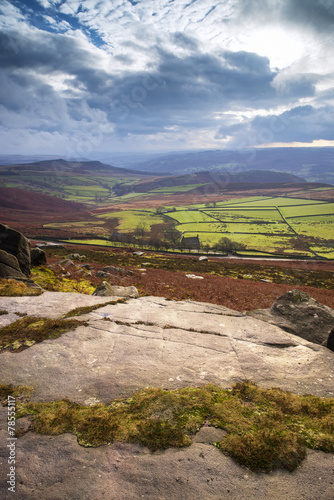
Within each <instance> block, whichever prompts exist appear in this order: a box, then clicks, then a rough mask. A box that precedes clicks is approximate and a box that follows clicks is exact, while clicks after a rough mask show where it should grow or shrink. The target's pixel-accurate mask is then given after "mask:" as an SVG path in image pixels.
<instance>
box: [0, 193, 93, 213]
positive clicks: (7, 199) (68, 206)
mask: <svg viewBox="0 0 334 500" xmlns="http://www.w3.org/2000/svg"><path fill="white" fill-rule="evenodd" d="M0 207H1V208H6V209H10V210H24V211H31V212H39V211H41V212H45V213H57V214H62V213H63V214H65V213H68V212H81V211H83V210H86V207H84V206H83V205H82V204H80V203H75V202H73V201H67V200H62V199H60V198H55V197H54V196H49V195H46V194H42V193H35V192H33V191H25V190H24V189H16V188H2V187H0Z"/></svg>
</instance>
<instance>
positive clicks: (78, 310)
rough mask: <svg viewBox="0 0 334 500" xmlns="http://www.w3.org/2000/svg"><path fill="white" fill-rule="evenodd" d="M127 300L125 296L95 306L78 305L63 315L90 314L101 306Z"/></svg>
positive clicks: (66, 316) (67, 316)
mask: <svg viewBox="0 0 334 500" xmlns="http://www.w3.org/2000/svg"><path fill="white" fill-rule="evenodd" d="M123 302H126V299H125V298H119V299H117V300H110V301H109V302H103V303H101V304H94V305H93V306H82V307H76V308H75V309H72V310H71V311H69V312H68V313H66V314H65V315H64V316H63V317H64V318H71V317H72V316H82V315H83V314H88V313H90V312H92V311H95V310H96V309H100V308H101V307H104V306H110V305H112V306H114V305H116V304H118V303H123Z"/></svg>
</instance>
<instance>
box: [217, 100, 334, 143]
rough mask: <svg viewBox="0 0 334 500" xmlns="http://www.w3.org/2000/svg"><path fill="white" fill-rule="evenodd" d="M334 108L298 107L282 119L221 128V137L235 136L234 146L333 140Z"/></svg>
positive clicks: (251, 121) (278, 116)
mask: <svg viewBox="0 0 334 500" xmlns="http://www.w3.org/2000/svg"><path fill="white" fill-rule="evenodd" d="M333 121H334V107H332V106H323V107H320V108H314V107H313V106H310V105H308V106H297V107H295V108H292V109H291V110H289V111H285V112H284V113H282V114H280V115H270V116H265V117H260V116H258V117H256V118H254V119H253V120H249V121H244V122H243V123H238V124H235V125H231V126H229V125H228V124H226V125H225V126H223V127H221V129H220V131H219V137H220V138H223V137H227V136H233V137H234V138H235V139H234V145H235V144H238V143H246V141H247V144H248V145H257V144H265V143H273V142H309V143H310V142H313V141H314V140H320V139H323V140H329V141H330V140H333V139H334V131H333V127H332V124H333Z"/></svg>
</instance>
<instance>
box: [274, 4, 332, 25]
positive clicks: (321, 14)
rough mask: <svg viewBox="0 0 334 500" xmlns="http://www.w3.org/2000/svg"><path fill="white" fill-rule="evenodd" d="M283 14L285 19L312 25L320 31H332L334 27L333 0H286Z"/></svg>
mask: <svg viewBox="0 0 334 500" xmlns="http://www.w3.org/2000/svg"><path fill="white" fill-rule="evenodd" d="M282 14H283V16H284V17H285V19H287V20H291V21H292V22H294V23H298V24H301V25H303V27H311V28H312V29H315V30H316V31H318V32H322V31H324V30H325V31H332V30H333V27H334V2H333V0H289V1H285V2H284V4H283V9H282Z"/></svg>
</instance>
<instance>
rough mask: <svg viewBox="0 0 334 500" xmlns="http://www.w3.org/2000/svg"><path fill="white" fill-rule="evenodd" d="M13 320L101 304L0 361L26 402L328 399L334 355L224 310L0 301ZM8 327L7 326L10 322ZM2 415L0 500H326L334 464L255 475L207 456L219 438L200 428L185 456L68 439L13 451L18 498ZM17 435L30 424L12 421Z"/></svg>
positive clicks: (317, 457) (22, 443)
mask: <svg viewBox="0 0 334 500" xmlns="http://www.w3.org/2000/svg"><path fill="white" fill-rule="evenodd" d="M0 300H1V302H0V306H1V308H3V309H6V310H7V311H9V312H10V314H8V315H4V316H0V319H1V320H2V321H7V322H10V321H14V320H15V319H17V316H16V314H15V313H16V312H20V313H27V314H28V315H39V316H47V317H52V318H55V317H58V316H61V315H63V314H65V313H66V312H68V311H69V310H71V309H74V308H76V307H81V306H86V305H93V304H97V303H98V304H101V307H100V308H98V309H97V310H95V311H92V312H91V313H89V314H86V315H84V316H80V319H85V320H86V321H87V323H88V326H86V327H85V326H81V327H79V328H77V329H76V330H74V331H70V332H68V333H66V334H64V335H62V336H61V337H59V338H58V339H54V340H48V341H44V342H42V343H40V344H35V345H34V346H32V347H30V348H29V349H26V350H25V351H22V352H20V353H10V352H3V353H1V354H0V374H1V383H3V384H9V383H11V384H14V385H21V384H24V385H32V386H33V387H34V388H35V391H34V393H33V397H32V399H33V400H35V401H50V400H57V399H62V398H68V399H70V400H72V401H76V402H78V403H82V404H86V405H94V404H95V403H97V402H99V401H103V402H109V401H110V400H111V399H113V398H117V397H123V396H129V395H131V394H132V393H133V392H134V391H135V390H136V389H139V388H143V387H146V386H156V387H164V388H170V389H174V388H179V387H184V386H187V385H193V386H199V385H203V384H207V383H209V382H213V383H215V384H218V385H220V386H222V387H230V386H231V385H232V384H234V383H235V382H237V381H240V380H244V379H251V380H253V381H254V382H256V383H258V384H259V385H260V386H261V387H272V386H278V387H281V388H283V389H289V390H291V391H293V392H296V393H313V394H317V395H320V396H334V352H332V351H330V350H328V349H326V348H325V347H322V346H319V345H315V344H312V343H310V342H308V341H306V340H303V339H301V338H299V337H296V336H294V335H292V334H288V333H286V332H284V331H283V330H281V329H280V328H278V327H277V326H274V325H271V324H268V323H264V322H262V321H260V320H258V319H255V318H252V317H249V316H246V315H243V314H241V313H238V312H237V311H233V310H230V309H227V308H224V307H221V306H214V305H211V304H205V303H200V302H192V301H183V302H174V301H168V300H166V299H163V298H158V297H142V298H139V299H129V300H128V301H127V302H125V303H117V304H115V305H104V304H105V303H106V302H108V300H110V297H92V296H87V295H80V294H63V293H55V292H46V293H44V294H43V295H41V296H38V297H16V298H5V297H4V298H1V299H0ZM6 318H7V319H6ZM6 416H7V408H6V407H1V406H0V497H1V498H3V499H6V500H7V499H11V498H20V500H26V499H27V500H28V499H29V500H37V499H38V500H39V499H40V498H43V499H45V500H63V499H71V500H91V499H92V498H96V499H101V498H106V499H108V500H114V499H115V500H131V499H141V498H147V499H152V500H153V499H154V500H165V499H166V500H167V499H168V500H179V499H181V498H182V499H185V500H188V499H189V500H190V499H191V500H193V499H194V498H195V499H197V498H201V499H202V498H203V499H205V500H214V499H221V500H225V499H227V498H229V499H232V500H246V499H247V500H255V499H256V500H267V499H270V500H282V499H285V498H286V499H289V500H301V499H303V500H305V499H306V500H313V499H314V498H317V499H319V500H329V499H332V498H333V490H334V484H333V483H334V479H333V478H334V457H333V455H332V454H325V453H322V452H315V451H309V452H308V457H307V459H306V460H305V461H304V462H303V463H302V465H301V466H300V467H299V468H298V469H297V470H296V471H294V472H293V473H289V472H285V471H276V472H274V473H271V474H255V473H252V472H250V471H248V470H247V469H245V468H242V467H239V466H238V465H237V464H236V463H235V462H234V461H233V460H232V459H231V458H229V457H227V456H225V455H224V454H223V453H221V452H220V451H219V450H218V449H216V448H215V447H214V446H212V444H211V443H212V442H214V441H215V440H216V439H221V434H222V431H221V430H218V429H213V428H209V427H207V426H204V427H203V428H202V429H201V430H200V432H199V433H198V434H197V435H196V436H195V437H194V442H193V444H192V446H190V447H188V448H183V449H169V450H166V451H165V452H157V453H154V454H152V453H150V452H149V451H148V450H147V449H146V448H143V447H141V446H138V445H131V444H124V443H114V444H113V445H111V446H101V447H99V448H83V447H81V446H79V445H78V443H77V440H76V437H75V436H73V435H70V434H64V435H61V436H42V435H37V434H34V433H33V432H28V433H27V434H25V435H23V436H21V437H20V438H19V439H18V441H17V447H16V452H17V456H16V459H17V481H16V485H17V489H16V493H15V494H13V493H11V492H8V491H7V484H6V480H7V477H6V474H7V473H8V472H9V471H8V463H7V460H8V448H7V443H8V441H7V438H8V434H7V429H6ZM19 423H20V424H21V425H22V426H23V427H24V426H25V425H27V424H28V423H29V422H25V421H24V419H21V422H20V420H19V421H18V424H19Z"/></svg>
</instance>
